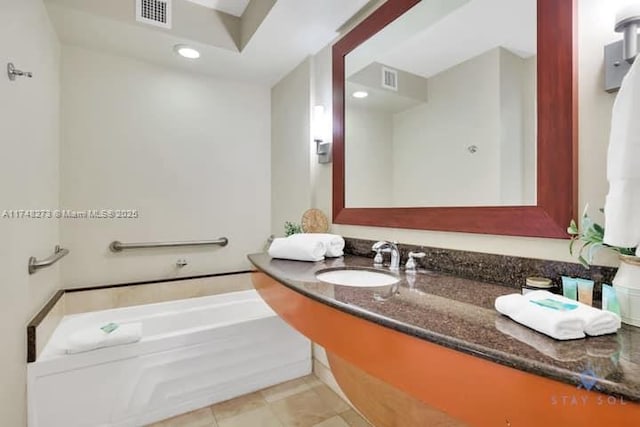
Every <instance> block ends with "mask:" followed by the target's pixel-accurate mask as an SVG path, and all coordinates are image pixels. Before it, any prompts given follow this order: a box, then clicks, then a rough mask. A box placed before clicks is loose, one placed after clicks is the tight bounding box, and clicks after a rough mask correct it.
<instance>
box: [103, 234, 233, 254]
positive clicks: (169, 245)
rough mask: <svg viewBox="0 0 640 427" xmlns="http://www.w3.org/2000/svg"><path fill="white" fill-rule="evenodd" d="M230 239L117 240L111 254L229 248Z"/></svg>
mask: <svg viewBox="0 0 640 427" xmlns="http://www.w3.org/2000/svg"><path fill="white" fill-rule="evenodd" d="M228 243H229V239H227V238H226V237H220V238H219V239H216V240H190V241H184V242H156V243H122V242H119V241H117V240H115V241H113V242H111V244H109V249H110V250H111V252H121V251H123V250H126V249H148V248H177V247H183V246H211V245H216V246H227V244H228Z"/></svg>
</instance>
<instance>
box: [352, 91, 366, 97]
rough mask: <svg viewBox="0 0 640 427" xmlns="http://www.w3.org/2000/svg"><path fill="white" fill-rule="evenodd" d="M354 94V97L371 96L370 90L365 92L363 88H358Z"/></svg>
mask: <svg viewBox="0 0 640 427" xmlns="http://www.w3.org/2000/svg"><path fill="white" fill-rule="evenodd" d="M352 96H353V97H354V98H366V97H367V96H369V92H365V91H363V90H358V91H356V92H353V94H352Z"/></svg>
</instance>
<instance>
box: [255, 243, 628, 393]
mask: <svg viewBox="0 0 640 427" xmlns="http://www.w3.org/2000/svg"><path fill="white" fill-rule="evenodd" d="M249 260H250V261H251V262H252V263H253V265H255V266H256V268H257V269H258V270H260V271H263V272H264V273H266V274H267V275H269V276H271V277H272V278H274V279H276V280H277V281H278V282H280V283H282V284H283V285H285V286H287V287H289V288H291V289H293V290H294V291H296V292H299V293H301V294H303V295H306V296H308V297H310V298H313V299H314V300H317V301H319V302H322V303H324V304H327V305H329V306H332V307H335V308H337V309H339V310H342V311H344V312H346V313H349V314H353V315H355V316H358V317H361V318H363V319H366V320H369V321H372V322H375V323H378V324H380V325H382V326H385V327H388V328H391V329H394V330H397V331H400V332H403V333H406V334H409V335H412V336H415V337H418V338H421V339H424V340H427V341H430V342H433V343H437V344H439V345H442V346H445V347H449V348H451V349H454V350H457V351H461V352H464V353H468V354H471V355H473V356H477V357H481V358H484V359H487V360H490V361H493V362H496V363H500V364H502V365H506V366H509V367H512V368H515V369H519V370H522V371H526V372H530V373H533V374H536V375H541V376H545V377H548V378H551V379H554V380H558V381H562V382H565V383H568V384H572V385H575V386H577V387H582V388H588V389H591V390H597V391H600V392H602V393H606V394H609V395H612V396H616V397H620V398H622V399H623V400H628V401H636V402H640V328H635V327H632V326H627V325H623V327H622V329H620V330H619V331H618V333H617V334H613V335H607V336H601V337H588V338H585V339H581V340H573V341H556V340H554V339H552V338H549V337H547V336H545V335H542V334H540V333H537V332H535V331H533V330H531V329H529V328H527V327H524V326H522V325H519V324H518V323H516V322H513V321H512V320H511V319H509V318H507V317H504V316H502V315H500V314H499V313H498V312H497V311H495V309H494V308H493V302H494V300H495V299H496V298H497V297H498V296H500V295H506V294H509V293H514V292H516V291H517V290H515V289H514V288H510V287H506V286H504V285H498V284H492V283H485V282H478V281H474V280H469V279H463V278H459V277H455V276H451V275H446V274H440V273H435V272H432V271H426V270H419V271H418V272H416V273H415V274H405V273H404V272H402V271H401V272H399V273H397V275H398V276H399V278H400V282H399V284H398V285H399V286H398V285H394V286H393V287H392V286H386V287H378V288H354V287H349V286H339V285H331V284H328V283H324V282H320V281H318V280H317V279H316V277H315V274H316V273H317V272H318V271H320V270H324V269H327V268H336V267H367V268H373V266H372V263H371V259H370V258H364V257H359V256H353V255H345V256H344V257H343V258H336V259H327V260H326V261H323V262H316V263H311V262H300V261H287V260H279V259H272V258H271V257H270V256H269V255H267V254H254V255H249ZM383 270H385V271H387V272H388V271H389V270H388V269H387V268H383ZM592 378H594V379H595V380H596V381H595V383H593V379H592ZM585 386H586V387H585Z"/></svg>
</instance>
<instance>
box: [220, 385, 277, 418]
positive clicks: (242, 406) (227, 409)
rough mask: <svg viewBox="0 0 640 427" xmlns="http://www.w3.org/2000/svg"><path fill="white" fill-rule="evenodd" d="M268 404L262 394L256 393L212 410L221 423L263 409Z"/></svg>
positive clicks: (224, 403)
mask: <svg viewBox="0 0 640 427" xmlns="http://www.w3.org/2000/svg"><path fill="white" fill-rule="evenodd" d="M266 404H267V402H266V401H265V400H264V397H262V394H260V392H256V393H251V394H247V395H244V396H240V397H236V398H235V399H231V400H227V401H226V402H221V403H216V404H215V405H213V406H212V407H211V409H212V410H213V415H214V416H215V417H216V420H218V421H221V420H224V419H226V418H231V417H233V416H236V415H238V414H241V413H243V412H247V411H251V410H254V409H258V408H261V407H263V406H265V405H266Z"/></svg>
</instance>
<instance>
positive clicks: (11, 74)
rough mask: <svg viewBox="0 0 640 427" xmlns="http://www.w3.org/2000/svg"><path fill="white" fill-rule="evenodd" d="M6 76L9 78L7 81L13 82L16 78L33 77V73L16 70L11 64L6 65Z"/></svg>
mask: <svg viewBox="0 0 640 427" xmlns="http://www.w3.org/2000/svg"><path fill="white" fill-rule="evenodd" d="M7 76H9V80H11V81H14V80H15V79H16V77H28V78H31V77H33V73H31V72H30V71H22V70H18V69H17V68H16V67H15V65H13V63H12V62H9V63H8V64H7Z"/></svg>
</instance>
